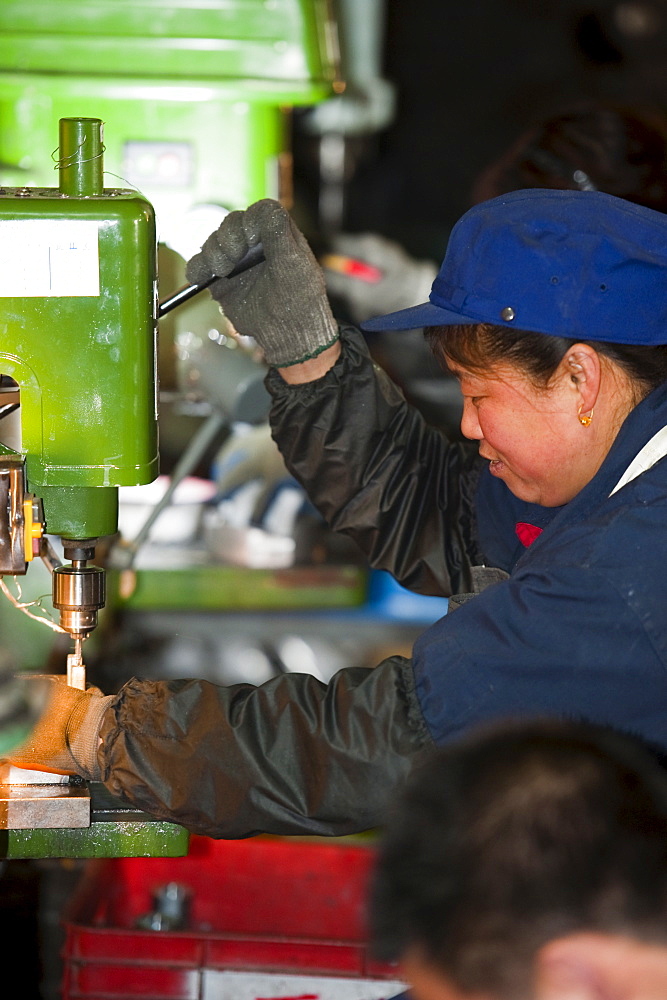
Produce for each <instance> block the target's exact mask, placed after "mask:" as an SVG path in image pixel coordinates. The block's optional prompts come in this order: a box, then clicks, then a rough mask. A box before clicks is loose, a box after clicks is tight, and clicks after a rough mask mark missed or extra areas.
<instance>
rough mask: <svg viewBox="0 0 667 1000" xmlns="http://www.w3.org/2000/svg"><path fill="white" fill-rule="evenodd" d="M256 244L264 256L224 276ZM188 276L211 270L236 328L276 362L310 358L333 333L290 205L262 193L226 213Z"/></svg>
mask: <svg viewBox="0 0 667 1000" xmlns="http://www.w3.org/2000/svg"><path fill="white" fill-rule="evenodd" d="M258 243H261V244H262V246H263V247H264V256H265V258H266V260H265V261H263V262H262V263H261V264H257V265H255V267H252V268H250V269H249V270H248V271H244V272H243V273H242V274H239V275H237V276H236V277H235V278H231V279H229V280H228V279H227V278H225V277H223V276H224V275H226V274H229V272H230V271H231V270H232V269H233V268H234V267H235V266H236V265H237V264H238V263H239V261H240V260H241V259H242V258H243V257H244V256H245V255H246V253H247V252H248V250H249V249H250V248H251V247H253V246H256V245H257V244H258ZM186 274H187V278H188V281H191V282H193V283H194V284H198V285H200V284H203V283H204V282H206V281H208V280H209V279H210V278H211V276H212V275H214V274H219V275H220V276H221V280H220V281H216V282H215V283H214V284H213V285H211V295H212V296H213V298H214V299H215V300H216V301H217V302H219V303H220V307H221V308H222V310H223V312H224V314H225V316H226V317H227V318H228V319H229V320H231V322H232V323H233V325H234V327H235V329H236V330H237V332H238V333H240V334H243V335H245V336H250V337H254V339H255V340H256V341H257V343H258V344H259V345H260V347H261V348H262V350H263V351H264V356H265V358H266V361H267V363H268V364H270V365H275V367H277V368H286V367H288V366H289V365H296V364H300V363H301V362H302V361H307V360H308V359H309V358H315V357H317V355H318V354H321V352H322V351H324V350H325V349H326V348H327V347H330V346H331V345H332V344H334V343H335V342H336V341H337V340H338V327H337V325H336V321H335V320H334V318H333V316H332V314H331V309H330V307H329V301H328V299H327V294H326V288H325V285H324V276H323V274H322V271H321V269H320V266H319V264H318V263H317V261H316V260H315V257H314V255H313V252H312V250H311V249H310V247H309V246H308V243H307V242H306V238H305V237H304V235H303V234H302V233H301V232H300V231H299V229H298V228H297V226H296V225H295V224H294V222H293V221H292V218H291V216H290V214H289V212H287V211H286V209H284V208H283V207H282V205H280V204H279V202H277V201H273V200H272V199H270V198H265V199H263V200H262V201H257V202H255V203H254V205H251V206H250V208H247V209H245V211H238V212H230V213H229V215H228V216H226V218H225V219H223V221H222V223H221V225H220V227H219V228H218V229H217V230H216V231H215V232H214V233H212V234H211V235H210V236H209V238H208V239H207V240H206V242H205V243H204V246H203V247H202V249H201V252H200V253H198V254H195V256H194V257H193V258H192V259H191V260H190V261H189V262H188V265H187V268H186Z"/></svg>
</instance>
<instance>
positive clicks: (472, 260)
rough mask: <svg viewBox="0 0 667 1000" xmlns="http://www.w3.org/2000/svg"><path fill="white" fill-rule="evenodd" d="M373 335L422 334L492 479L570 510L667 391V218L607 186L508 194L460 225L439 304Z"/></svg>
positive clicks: (377, 322)
mask: <svg viewBox="0 0 667 1000" xmlns="http://www.w3.org/2000/svg"><path fill="white" fill-rule="evenodd" d="M362 327H363V329H364V330H407V329H415V328H419V327H424V328H425V329H426V333H427V337H428V339H429V341H430V343H431V345H432V347H433V348H434V350H435V353H436V355H438V356H439V357H440V358H441V360H442V361H443V362H444V363H445V365H446V366H447V367H448V368H449V370H450V371H451V372H452V373H453V374H454V375H455V376H456V377H457V378H458V380H459V382H460V386H461V391H462V394H463V416H462V420H461V431H462V433H463V435H464V436H465V437H467V438H470V439H473V440H477V441H478V442H479V449H480V455H481V456H482V457H483V458H486V459H488V460H489V470H490V472H491V474H492V475H494V476H495V477H497V478H498V479H500V480H502V481H503V482H504V483H505V484H506V486H507V487H508V488H509V489H510V491H511V492H512V493H513V494H514V495H515V496H517V497H519V498H520V499H521V500H526V501H528V502H531V503H537V504H541V505H542V506H545V507H557V506H560V505H562V504H565V503H568V502H569V501H570V500H572V499H573V498H574V497H575V496H576V495H577V494H578V493H579V492H580V491H581V490H582V489H583V488H584V486H586V485H587V484H588V483H589V482H590V481H591V479H592V478H593V477H594V476H595V474H596V473H597V471H598V469H599V468H600V466H601V465H602V463H603V461H604V459H605V458H606V456H607V454H608V453H609V451H610V449H611V446H612V444H613V443H614V441H615V440H616V437H617V435H618V433H619V430H620V428H621V426H622V424H623V423H624V421H625V419H626V418H627V417H628V415H629V414H630V413H631V411H632V410H634V409H635V408H636V407H637V406H638V404H639V403H640V402H642V400H643V399H644V398H645V397H646V396H648V395H649V394H650V393H651V392H652V391H653V390H654V389H657V388H658V387H660V386H663V385H664V384H665V382H667V346H665V345H667V215H663V214H662V213H661V212H655V211H653V210H652V209H648V208H644V207H643V206H640V205H634V204H631V203H630V202H627V201H624V200H622V199H620V198H615V197H613V196H612V195H607V194H603V193H601V192H597V191H552V190H545V191H542V190H525V191H515V192H512V193H510V194H507V195H502V196H501V197H498V198H494V199H492V200H491V201H487V202H483V203H481V204H479V205H476V206H475V207H474V208H472V209H470V210H469V211H468V212H466V214H465V215H464V216H463V217H462V218H461V219H460V220H459V222H458V223H457V224H456V226H455V227H454V229H453V230H452V234H451V237H450V240H449V244H448V247H447V253H446V255H445V259H444V261H443V263H442V266H441V268H440V272H439V274H438V276H437V277H436V279H435V281H434V282H433V287H432V291H431V295H430V299H429V302H427V303H423V304H421V305H417V306H412V307H410V308H409V309H402V310H400V311H399V312H397V313H390V314H389V315H387V316H380V317H377V318H375V319H372V320H368V321H366V322H365V323H363V324H362ZM614 485H615V484H614V483H612V484H611V486H610V489H611V488H612V487H613V486H614Z"/></svg>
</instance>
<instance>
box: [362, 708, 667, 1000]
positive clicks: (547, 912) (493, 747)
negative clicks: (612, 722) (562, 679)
mask: <svg viewBox="0 0 667 1000" xmlns="http://www.w3.org/2000/svg"><path fill="white" fill-rule="evenodd" d="M371 924H372V934H373V939H374V942H375V949H376V952H377V954H378V955H379V956H380V957H382V958H383V959H398V960H399V961H400V962H401V964H402V969H403V972H404V977H405V978H406V979H407V981H408V982H409V983H410V984H411V990H412V993H413V995H414V997H415V1000H640V998H641V1000H649V998H650V1000H657V998H659V997H660V998H664V997H667V773H666V772H665V771H663V769H662V767H661V766H660V764H659V763H658V762H657V761H656V759H655V758H654V757H653V756H652V754H651V753H650V752H649V751H648V750H647V749H645V748H643V747H642V746H640V745H639V744H638V743H635V742H634V740H632V739H630V738H628V737H625V736H621V735H619V734H615V733H612V732H610V731H607V730H602V729H598V728H596V727H592V726H588V725H585V724H578V723H567V722H563V723H560V722H553V723H552V722H545V723H540V722H535V723H527V724H522V725H519V724H517V725H515V726H512V725H506V726H496V727H494V728H490V729H487V730H484V731H480V732H478V733H477V734H476V735H472V736H470V737H468V738H467V739H466V740H465V741H463V742H461V743H458V744H455V745H452V746H451V747H449V748H446V749H442V750H439V751H436V752H435V753H434V754H433V755H432V756H430V757H429V758H428V759H427V760H426V761H425V762H424V763H423V764H422V765H421V766H420V767H419V768H417V769H416V770H415V772H414V773H413V775H412V777H411V779H410V780H409V782H408V785H407V786H406V788H405V790H404V792H403V794H402V796H401V797H400V798H399V800H398V801H397V803H396V804H395V807H394V810H393V814H392V816H391V817H390V818H389V820H388V823H387V826H386V829H385V832H384V835H383V840H382V842H381V845H380V850H379V857H378V863H377V867H376V873H375V881H374V885H373V891H372V900H371Z"/></svg>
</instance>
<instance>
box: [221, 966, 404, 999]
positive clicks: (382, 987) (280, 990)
mask: <svg viewBox="0 0 667 1000" xmlns="http://www.w3.org/2000/svg"><path fill="white" fill-rule="evenodd" d="M406 988H407V987H406V985H405V983H400V982H391V981H390V980H382V979H339V978H338V977H336V976H308V975H306V976H282V975H278V974H269V973H255V972H228V971H226V970H225V971H220V972H219V971H217V970H215V969H205V970H204V990H203V993H202V998H203V1000H388V998H389V997H395V996H397V995H398V994H399V993H403V992H404V991H405V990H406Z"/></svg>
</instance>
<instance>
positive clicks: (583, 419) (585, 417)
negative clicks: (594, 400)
mask: <svg viewBox="0 0 667 1000" xmlns="http://www.w3.org/2000/svg"><path fill="white" fill-rule="evenodd" d="M583 405H584V404H583V403H582V404H581V406H583ZM581 406H580V407H579V409H578V410H577V416H578V417H579V423H580V424H582V426H583V427H590V425H591V421H592V420H593V413H594V412H595V410H594V408H593V409H592V410H591V412H590V413H589V414H585V413H582V412H581Z"/></svg>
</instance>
